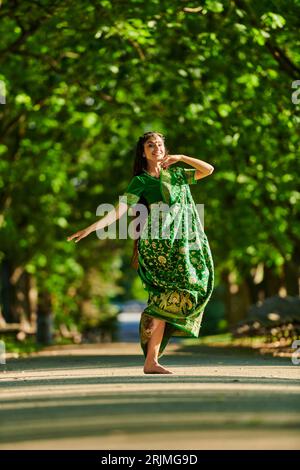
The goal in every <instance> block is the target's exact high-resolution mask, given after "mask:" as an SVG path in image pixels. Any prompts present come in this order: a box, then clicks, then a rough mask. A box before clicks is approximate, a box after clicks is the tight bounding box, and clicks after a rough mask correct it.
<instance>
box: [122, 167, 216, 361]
mask: <svg viewBox="0 0 300 470" xmlns="http://www.w3.org/2000/svg"><path fill="white" fill-rule="evenodd" d="M195 171H196V170H195V169H185V168H181V167H170V168H168V169H166V170H163V169H162V170H161V171H160V177H159V179H158V178H155V177H153V176H151V175H149V174H148V173H147V172H145V171H144V172H143V174H142V175H140V176H136V177H134V178H133V179H132V181H131V182H130V184H129V186H128V188H127V190H126V192H125V193H124V196H126V197H127V203H128V201H129V205H130V206H133V205H134V204H135V203H136V202H138V200H139V198H140V197H141V195H143V197H145V198H146V199H147V201H148V203H149V205H150V211H149V214H148V216H147V219H146V223H145V224H144V226H143V228H142V231H141V234H140V238H139V239H138V243H137V248H138V270H137V272H138V274H139V276H140V278H141V280H142V283H143V286H144V288H145V289H146V290H147V292H148V303H147V307H146V308H145V310H144V312H143V313H142V315H141V320H140V326H139V332H140V342H141V347H142V350H143V352H144V355H145V356H146V355H147V343H148V341H149V339H150V337H151V334H152V329H153V318H159V319H161V320H165V321H166V326H165V331H164V336H163V339H162V342H161V345H160V350H159V357H161V356H162V354H163V352H164V349H165V347H166V345H167V344H168V341H169V339H170V337H171V336H186V337H194V338H197V337H198V336H199V332H200V327H201V322H202V317H203V313H204V309H205V307H206V305H207V303H208V301H209V299H210V297H211V294H212V292H213V287H214V265H213V259H212V254H211V250H210V246H209V243H208V240H207V237H206V234H205V232H204V229H203V226H202V223H201V220H200V216H199V213H198V210H197V208H196V205H195V202H194V200H193V197H192V194H191V191H190V188H189V185H190V184H195V183H196V182H197V180H196V179H195ZM155 180H156V181H155Z"/></svg>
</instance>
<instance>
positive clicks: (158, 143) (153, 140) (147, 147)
mask: <svg viewBox="0 0 300 470" xmlns="http://www.w3.org/2000/svg"><path fill="white" fill-rule="evenodd" d="M165 152H166V150H165V144H164V141H163V139H162V138H161V137H159V136H158V135H153V136H151V137H149V139H148V140H146V142H145V143H144V153H145V155H146V159H147V160H148V161H151V162H153V163H157V162H161V161H162V160H163V158H164V156H165Z"/></svg>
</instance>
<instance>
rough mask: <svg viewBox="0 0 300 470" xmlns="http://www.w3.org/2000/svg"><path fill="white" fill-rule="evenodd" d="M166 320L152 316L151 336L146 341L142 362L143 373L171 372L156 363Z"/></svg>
mask: <svg viewBox="0 0 300 470" xmlns="http://www.w3.org/2000/svg"><path fill="white" fill-rule="evenodd" d="M165 325H166V322H165V321H164V320H159V319H158V318H152V322H151V336H150V338H149V341H148V342H147V356H146V359H145V364H144V373H145V374H172V372H171V371H169V370H168V369H166V368H165V367H163V366H161V365H160V364H159V363H158V353H159V347H160V344H161V341H162V338H163V335H164V331H165Z"/></svg>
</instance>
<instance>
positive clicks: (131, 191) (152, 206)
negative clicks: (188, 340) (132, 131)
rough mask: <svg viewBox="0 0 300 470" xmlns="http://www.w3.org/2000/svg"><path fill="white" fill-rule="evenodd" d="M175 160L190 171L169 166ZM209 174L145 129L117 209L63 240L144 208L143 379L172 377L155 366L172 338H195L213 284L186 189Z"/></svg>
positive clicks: (140, 266)
mask: <svg viewBox="0 0 300 470" xmlns="http://www.w3.org/2000/svg"><path fill="white" fill-rule="evenodd" d="M179 162H184V163H187V164H188V165H190V166H191V167H192V168H188V169H186V168H182V167H180V166H172V165H174V164H176V163H179ZM213 171H214V167H213V166H212V165H210V164H209V163H206V162H204V161H202V160H199V159H197V158H191V157H188V156H186V155H170V154H169V152H168V150H167V148H166V147H165V137H164V136H163V134H161V133H159V132H146V133H145V134H144V135H143V136H141V137H140V138H139V140H138V142H137V145H136V157H135V162H134V175H133V178H132V179H131V181H130V183H129V185H128V186H127V189H126V191H125V193H124V194H123V195H122V196H121V197H120V200H119V204H118V205H117V207H116V209H113V210H112V211H111V212H109V213H108V214H107V215H106V216H105V217H103V218H102V219H101V220H100V221H98V222H96V223H94V224H93V225H91V226H89V227H87V228H86V229H83V230H80V231H79V232H76V233H74V234H73V235H71V236H70V237H68V238H67V240H68V241H70V240H72V239H75V241H76V242H78V241H79V240H81V239H82V238H84V237H86V236H87V235H89V234H90V233H92V232H93V231H95V230H100V229H104V228H105V227H107V226H109V225H110V224H112V223H114V222H115V221H116V220H117V219H119V218H120V217H121V216H122V215H123V214H124V213H125V212H127V210H128V208H130V210H134V206H136V205H137V204H138V203H142V204H143V207H146V209H147V212H146V218H145V220H144V222H145V223H144V224H142V223H140V229H139V237H138V238H137V239H136V240H135V244H134V254H133V258H132V266H134V267H135V268H136V269H137V272H138V274H139V276H140V278H141V280H142V283H143V286H144V288H145V289H146V290H147V292H148V303H147V307H146V309H145V310H144V311H143V313H142V315H141V319H140V327H139V332H140V341H141V347H142V350H143V353H144V356H145V363H144V373H145V374H172V373H173V372H171V371H170V370H168V369H166V368H165V367H163V366H162V365H160V364H159V362H158V359H159V358H160V357H161V356H162V354H163V352H164V349H165V347H166V345H167V343H168V341H169V339H170V337H171V336H186V337H195V338H197V337H198V336H199V330H200V326H201V321H202V317H203V313H204V309H205V306H206V304H207V302H208V301H209V299H210V297H211V294H212V291H213V287H214V265H213V259H212V255H211V251H210V247H209V243H208V240H207V237H206V234H205V232H204V229H203V226H202V223H201V220H200V217H199V214H198V211H197V209H196V206H195V203H194V200H193V197H192V195H191V192H190V188H189V185H190V184H195V183H197V181H198V180H199V179H201V178H204V177H206V176H208V175H210V174H211V173H212V172H213ZM136 207H137V206H136Z"/></svg>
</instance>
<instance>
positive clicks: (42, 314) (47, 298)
mask: <svg viewBox="0 0 300 470" xmlns="http://www.w3.org/2000/svg"><path fill="white" fill-rule="evenodd" d="M36 340H37V342H38V343H40V344H45V345H48V344H52V341H53V318H52V310H51V295H50V293H49V292H47V291H42V292H39V294H38V307H37V330H36Z"/></svg>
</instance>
